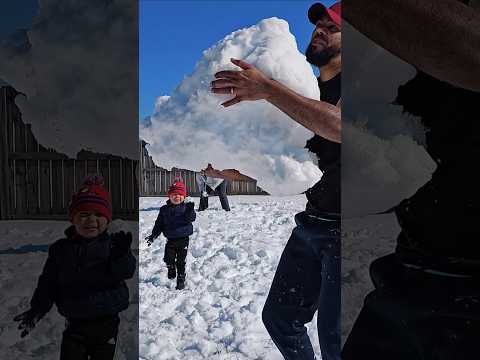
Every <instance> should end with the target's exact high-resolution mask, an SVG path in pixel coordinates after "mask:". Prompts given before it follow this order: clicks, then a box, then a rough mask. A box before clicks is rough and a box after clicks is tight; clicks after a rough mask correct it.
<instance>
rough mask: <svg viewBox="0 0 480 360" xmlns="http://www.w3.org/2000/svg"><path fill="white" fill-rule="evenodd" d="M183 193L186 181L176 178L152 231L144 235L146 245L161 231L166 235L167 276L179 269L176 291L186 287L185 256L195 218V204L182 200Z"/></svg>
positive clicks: (173, 277) (185, 193)
mask: <svg viewBox="0 0 480 360" xmlns="http://www.w3.org/2000/svg"><path fill="white" fill-rule="evenodd" d="M186 196H187V191H186V189H185V184H184V183H183V182H182V181H181V180H180V179H177V180H175V182H174V183H173V184H172V185H171V186H170V188H169V190H168V198H169V200H167V204H166V205H163V206H162V207H161V208H160V211H159V213H158V217H157V220H156V221H155V226H154V227H153V230H152V234H151V235H149V236H147V237H146V238H145V239H146V240H147V244H148V246H150V245H151V244H152V243H153V241H154V240H155V239H156V238H157V237H158V236H159V235H160V234H161V233H162V232H163V235H164V236H165V237H166V238H167V243H166V244H165V256H164V258H163V261H165V263H166V264H167V269H168V278H169V279H175V277H176V276H177V272H178V276H177V287H176V289H177V290H182V289H183V288H185V259H186V257H187V250H188V242H189V236H190V235H192V234H193V225H192V222H194V221H195V217H196V214H195V210H194V208H193V207H194V203H193V202H185V197H186Z"/></svg>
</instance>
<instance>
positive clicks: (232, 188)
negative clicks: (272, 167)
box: [140, 140, 269, 196]
mask: <svg viewBox="0 0 480 360" xmlns="http://www.w3.org/2000/svg"><path fill="white" fill-rule="evenodd" d="M146 145H147V143H146V142H145V141H143V140H141V141H140V153H141V156H140V174H141V176H140V180H141V185H140V196H165V195H166V194H167V191H168V187H169V186H170V184H171V183H172V182H173V181H174V180H175V178H176V177H181V178H182V180H183V181H184V182H185V185H186V187H187V191H188V193H189V195H192V196H200V190H199V189H198V186H197V183H196V181H195V177H196V175H197V174H198V173H199V171H193V170H188V169H178V168H172V169H171V170H167V169H164V168H162V167H160V166H158V165H156V164H155V162H154V161H153V159H152V157H151V156H150V155H149V154H148V151H147V149H146ZM203 171H205V173H206V174H207V175H208V176H213V177H220V178H224V179H227V180H228V186H227V194H228V195H269V194H268V193H267V192H266V191H264V190H263V189H262V188H261V187H259V186H258V185H257V180H255V179H253V178H251V177H249V176H247V175H243V174H242V173H240V172H239V171H238V170H235V169H225V170H217V169H214V168H213V167H212V164H208V165H207V167H206V168H205V169H203Z"/></svg>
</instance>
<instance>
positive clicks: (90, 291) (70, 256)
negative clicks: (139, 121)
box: [14, 176, 136, 360]
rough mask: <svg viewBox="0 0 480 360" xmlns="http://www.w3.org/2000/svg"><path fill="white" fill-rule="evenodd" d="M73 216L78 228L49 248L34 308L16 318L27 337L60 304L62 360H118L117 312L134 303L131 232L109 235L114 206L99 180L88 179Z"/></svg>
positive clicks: (71, 208) (73, 207) (76, 198)
mask: <svg viewBox="0 0 480 360" xmlns="http://www.w3.org/2000/svg"><path fill="white" fill-rule="evenodd" d="M68 215H69V218H70V221H71V222H72V224H73V225H72V226H70V227H68V228H67V229H66V230H65V238H62V239H60V240H58V241H56V242H55V243H53V244H52V245H51V246H50V247H49V249H48V258H47V261H46V263H45V266H44V268H43V272H42V274H41V275H40V277H39V279H38V284H37V288H36V289H35V292H34V293H33V297H32V299H31V301H30V309H29V310H28V311H26V312H24V313H22V314H20V315H17V316H16V317H15V318H14V320H15V321H19V322H20V324H19V326H18V328H19V329H20V330H23V331H22V333H21V335H20V336H21V337H22V338H23V337H25V336H26V335H27V334H28V333H29V332H30V331H31V330H32V329H33V328H34V327H35V325H36V323H37V322H38V321H39V320H40V319H41V318H42V317H43V316H44V315H45V314H47V313H48V312H49V311H50V309H51V308H52V306H53V304H56V306H57V309H58V312H59V313H60V314H61V315H62V316H64V317H65V318H66V328H65V331H64V332H63V338H62V344H61V349H60V359H61V360H73V359H87V358H90V359H102V360H104V359H105V360H107V359H113V357H114V354H115V347H116V342H117V335H118V325H119V322H120V319H119V317H118V313H119V312H120V311H123V310H125V309H127V307H128V305H129V293H128V288H127V286H126V284H125V279H130V278H132V277H133V274H134V273H135V266H136V264H135V263H136V260H135V257H134V256H133V254H132V251H131V249H130V246H131V243H132V234H131V233H126V234H125V233H124V232H123V231H121V232H119V233H114V234H109V233H108V231H107V229H108V225H109V223H110V222H111V220H112V206H111V199H110V194H109V193H108V191H107V190H106V189H105V188H104V187H103V179H102V178H101V177H100V176H93V177H89V178H87V179H86V180H85V182H84V183H83V185H82V186H81V187H80V189H79V191H78V192H77V193H76V194H74V195H73V197H72V201H71V203H70V206H69V210H68Z"/></svg>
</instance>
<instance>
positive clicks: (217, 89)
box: [211, 59, 272, 107]
mask: <svg viewBox="0 0 480 360" xmlns="http://www.w3.org/2000/svg"><path fill="white" fill-rule="evenodd" d="M231 61H232V63H233V64H235V65H236V66H238V67H240V68H241V69H242V70H240V71H235V70H225V71H219V72H217V73H216V74H215V77H216V78H217V80H214V81H212V83H211V90H212V92H213V93H214V94H232V95H235V96H234V97H233V98H232V99H230V100H228V101H225V102H224V103H222V105H223V106H224V107H228V106H231V105H235V104H238V103H239V102H241V101H244V100H262V99H265V100H266V99H268V97H269V96H270V90H271V82H272V80H271V79H269V78H267V77H266V76H265V74H263V73H262V72H261V71H260V70H258V69H257V68H256V67H254V66H252V65H250V64H248V63H247V62H245V61H243V60H236V59H231Z"/></svg>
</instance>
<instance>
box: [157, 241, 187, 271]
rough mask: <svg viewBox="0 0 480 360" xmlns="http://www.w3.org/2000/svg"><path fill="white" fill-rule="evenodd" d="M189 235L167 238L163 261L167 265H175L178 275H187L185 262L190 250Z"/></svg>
mask: <svg viewBox="0 0 480 360" xmlns="http://www.w3.org/2000/svg"><path fill="white" fill-rule="evenodd" d="M188 243H189V237H188V236H187V237H182V238H177V239H167V243H166V244H165V256H164V257H163V261H165V264H167V266H175V267H176V268H177V273H178V276H180V277H182V275H183V276H185V264H186V258H187V252H188Z"/></svg>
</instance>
